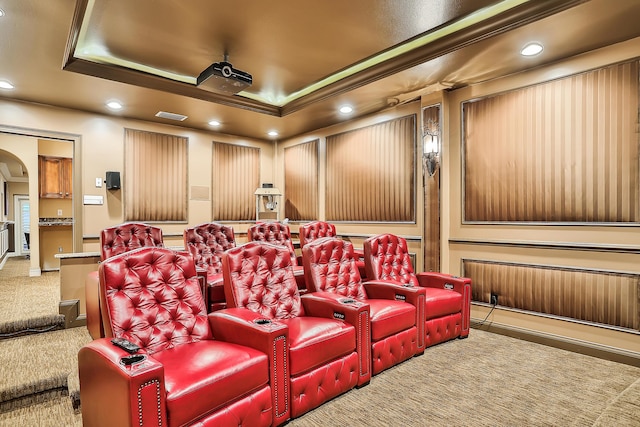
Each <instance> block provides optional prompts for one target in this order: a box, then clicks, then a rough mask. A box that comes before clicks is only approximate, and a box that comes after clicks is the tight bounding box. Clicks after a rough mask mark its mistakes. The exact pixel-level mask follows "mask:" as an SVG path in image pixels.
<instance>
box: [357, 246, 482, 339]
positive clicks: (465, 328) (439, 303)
mask: <svg viewBox="0 0 640 427" xmlns="http://www.w3.org/2000/svg"><path fill="white" fill-rule="evenodd" d="M364 255H365V266H366V269H367V273H368V277H370V278H372V279H383V280H396V281H398V282H400V283H403V284H412V285H414V286H418V285H419V286H422V287H424V288H425V289H426V290H427V294H426V300H425V319H426V323H425V333H426V341H425V343H426V346H427V347H430V346H432V345H435V344H438V343H441V342H444V341H448V340H450V339H453V338H458V337H459V338H466V337H467V336H469V319H470V315H471V313H470V310H471V279H469V278H466V277H456V276H452V275H450V274H444V273H433V272H424V273H418V274H417V275H416V274H415V273H414V271H413V266H412V265H411V257H410V256H409V250H408V249H407V241H406V240H405V239H403V238H402V237H399V236H396V235H393V234H380V235H378V236H373V237H370V238H369V239H367V240H365V242H364Z"/></svg>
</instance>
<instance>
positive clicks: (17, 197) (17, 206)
mask: <svg viewBox="0 0 640 427" xmlns="http://www.w3.org/2000/svg"><path fill="white" fill-rule="evenodd" d="M25 201H26V202H28V201H29V195H28V194H14V196H13V219H14V222H15V226H14V228H13V239H14V246H13V247H14V254H15V255H16V256H21V255H26V254H28V253H30V249H29V250H26V251H25V250H23V249H22V239H23V237H24V233H23V232H22V203H23V202H25Z"/></svg>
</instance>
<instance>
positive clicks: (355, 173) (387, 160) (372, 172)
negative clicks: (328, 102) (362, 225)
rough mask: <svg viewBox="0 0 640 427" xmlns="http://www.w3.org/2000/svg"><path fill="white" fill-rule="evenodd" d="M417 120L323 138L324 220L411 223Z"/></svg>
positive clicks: (413, 205) (413, 204) (407, 120)
mask: <svg viewBox="0 0 640 427" xmlns="http://www.w3.org/2000/svg"><path fill="white" fill-rule="evenodd" d="M415 148H416V115H415V114H414V115H410V116H405V117H401V118H399V119H395V120H391V121H388V122H384V123H379V124H376V125H373V126H368V127H365V128H362V129H357V130H353V131H350V132H345V133H341V134H338V135H332V136H328V137H327V184H326V216H327V220H328V221H372V222H413V221H415V173H414V170H415Z"/></svg>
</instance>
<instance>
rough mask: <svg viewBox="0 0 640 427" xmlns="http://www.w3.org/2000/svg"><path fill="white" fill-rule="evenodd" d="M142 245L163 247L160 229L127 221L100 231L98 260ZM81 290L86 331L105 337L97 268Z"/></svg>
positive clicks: (94, 335) (93, 336)
mask: <svg viewBox="0 0 640 427" xmlns="http://www.w3.org/2000/svg"><path fill="white" fill-rule="evenodd" d="M143 247H158V248H161V247H164V242H163V238H162V229H161V228H158V227H154V226H152V225H148V224H144V223H141V222H128V223H124V224H119V225H114V226H113V227H108V228H105V229H104V230H102V231H101V232H100V261H101V262H102V261H104V260H105V259H107V258H109V257H112V256H114V255H119V254H121V253H124V252H128V251H130V250H133V249H137V248H143ZM84 292H85V303H86V308H87V329H88V330H89V334H90V335H91V338H93V339H97V338H101V337H104V327H103V325H102V315H101V309H100V298H99V292H98V272H97V271H94V272H91V273H89V275H88V276H87V278H86V279H85V288H84Z"/></svg>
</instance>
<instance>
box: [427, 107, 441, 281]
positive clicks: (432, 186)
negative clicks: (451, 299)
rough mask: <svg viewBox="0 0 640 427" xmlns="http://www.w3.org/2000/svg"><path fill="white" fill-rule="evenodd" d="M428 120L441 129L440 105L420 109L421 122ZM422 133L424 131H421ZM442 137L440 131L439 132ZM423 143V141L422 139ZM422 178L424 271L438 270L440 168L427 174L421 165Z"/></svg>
mask: <svg viewBox="0 0 640 427" xmlns="http://www.w3.org/2000/svg"><path fill="white" fill-rule="evenodd" d="M429 120H431V121H434V122H435V123H437V124H438V128H439V129H441V128H442V126H441V115H440V105H439V104H438V105H432V106H429V107H426V108H424V109H423V110H422V123H423V127H424V124H425V123H427V122H428V121H429ZM423 134H424V132H423ZM440 134H441V135H440V138H442V132H440ZM423 143H424V141H423ZM422 169H423V170H422V176H423V179H424V228H425V229H424V234H423V235H424V239H425V240H424V271H440V168H437V169H436V171H435V173H434V174H433V176H429V173H428V172H427V170H426V168H425V167H424V165H423V168H422Z"/></svg>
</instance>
